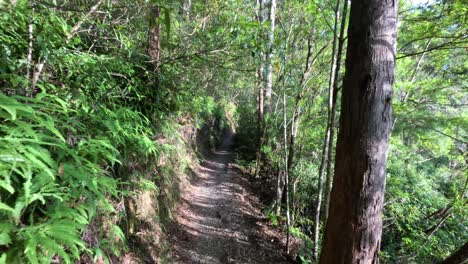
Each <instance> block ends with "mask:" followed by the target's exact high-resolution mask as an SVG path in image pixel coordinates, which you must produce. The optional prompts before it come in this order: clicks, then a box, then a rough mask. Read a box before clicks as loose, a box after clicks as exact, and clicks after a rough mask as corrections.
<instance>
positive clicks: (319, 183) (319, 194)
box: [312, 130, 330, 259]
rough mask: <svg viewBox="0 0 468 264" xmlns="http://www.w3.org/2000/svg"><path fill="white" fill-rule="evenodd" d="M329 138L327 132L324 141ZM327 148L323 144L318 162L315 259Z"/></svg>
mask: <svg viewBox="0 0 468 264" xmlns="http://www.w3.org/2000/svg"><path fill="white" fill-rule="evenodd" d="M329 136H330V134H329V131H328V130H327V133H326V135H325V140H326V141H328V137H329ZM327 147H328V145H327V144H323V147H322V159H321V161H320V167H319V175H318V179H317V200H316V202H315V214H314V248H313V251H312V255H313V256H314V258H315V259H317V257H318V248H319V235H320V234H319V233H320V208H321V207H322V193H323V168H324V165H325V161H324V160H325V157H326V148H327Z"/></svg>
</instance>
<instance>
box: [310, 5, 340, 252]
mask: <svg viewBox="0 0 468 264" xmlns="http://www.w3.org/2000/svg"><path fill="white" fill-rule="evenodd" d="M340 2H341V1H340V0H337V1H336V8H335V24H334V26H333V46H332V61H331V68H330V78H329V81H328V117H327V127H326V129H325V138H324V140H323V146H322V158H321V160H320V166H319V175H318V183H317V184H318V187H317V188H318V192H317V201H316V203H315V222H314V248H313V252H312V253H313V256H314V258H315V259H317V258H318V248H319V238H320V210H321V207H322V193H323V186H322V185H323V175H324V172H325V168H326V165H327V164H328V162H327V160H328V158H329V156H330V155H329V154H328V153H329V152H330V151H331V149H329V142H330V141H332V140H333V139H332V138H331V137H330V136H331V131H330V128H331V125H330V123H331V112H332V108H333V107H332V106H333V101H334V99H333V84H334V82H335V68H336V48H337V39H338V21H339V15H340V14H339V10H340Z"/></svg>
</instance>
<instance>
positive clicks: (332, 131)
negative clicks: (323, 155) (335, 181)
mask: <svg viewBox="0 0 468 264" xmlns="http://www.w3.org/2000/svg"><path fill="white" fill-rule="evenodd" d="M347 14H348V1H344V5H343V14H342V17H341V28H340V37H339V42H338V51H337V53H336V61H335V62H336V67H335V77H334V78H335V81H334V82H333V92H332V101H331V109H330V122H329V124H328V127H329V130H330V138H329V141H328V158H327V176H326V180H325V202H324V205H325V209H324V210H323V211H324V213H323V222H324V223H326V222H327V219H328V210H329V206H330V193H331V188H332V176H331V169H332V154H333V143H334V138H335V116H336V98H337V96H338V76H339V73H340V69H341V56H342V54H343V46H344V42H345V39H344V30H345V27H346V18H347Z"/></svg>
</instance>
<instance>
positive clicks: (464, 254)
mask: <svg viewBox="0 0 468 264" xmlns="http://www.w3.org/2000/svg"><path fill="white" fill-rule="evenodd" d="M464 263H468V243H465V245H463V246H462V247H461V248H459V249H458V250H457V251H456V252H455V253H453V254H452V255H450V256H449V257H448V258H446V259H445V260H443V261H442V262H440V263H439V264H464Z"/></svg>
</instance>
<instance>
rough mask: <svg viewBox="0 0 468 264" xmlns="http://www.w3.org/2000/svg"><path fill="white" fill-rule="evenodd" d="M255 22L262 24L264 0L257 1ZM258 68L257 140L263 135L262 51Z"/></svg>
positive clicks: (261, 34)
mask: <svg viewBox="0 0 468 264" xmlns="http://www.w3.org/2000/svg"><path fill="white" fill-rule="evenodd" d="M257 6H258V10H257V21H258V22H259V23H260V24H263V23H264V22H265V21H264V18H265V16H264V7H265V3H264V0H257ZM260 36H261V37H263V31H262V32H260ZM259 61H260V63H259V68H258V70H257V75H258V108H257V111H258V138H261V137H262V134H263V125H264V124H263V123H264V102H263V101H264V98H263V96H264V92H265V91H264V68H265V65H264V63H265V55H264V53H263V51H260V54H259Z"/></svg>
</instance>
